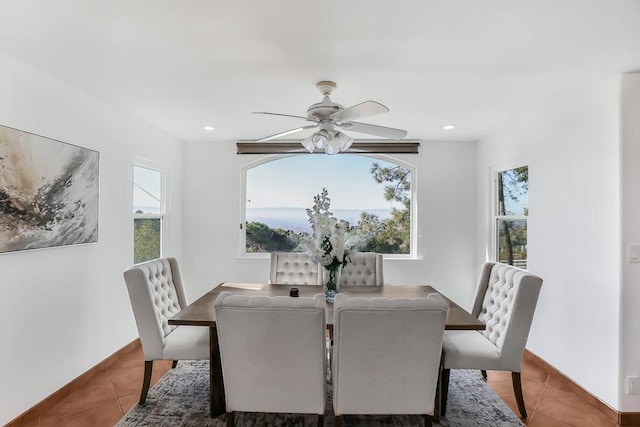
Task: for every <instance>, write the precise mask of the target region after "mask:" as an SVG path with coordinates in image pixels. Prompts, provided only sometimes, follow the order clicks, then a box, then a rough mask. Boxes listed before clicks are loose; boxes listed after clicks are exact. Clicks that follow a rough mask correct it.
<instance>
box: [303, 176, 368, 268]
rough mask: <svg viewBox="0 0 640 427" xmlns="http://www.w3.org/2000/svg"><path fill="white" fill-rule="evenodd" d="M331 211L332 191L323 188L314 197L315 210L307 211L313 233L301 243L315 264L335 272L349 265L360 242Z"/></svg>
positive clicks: (346, 225)
mask: <svg viewBox="0 0 640 427" xmlns="http://www.w3.org/2000/svg"><path fill="white" fill-rule="evenodd" d="M330 208H331V199H330V198H329V192H328V191H327V189H326V188H323V189H322V192H321V193H320V194H318V195H316V196H314V197H313V208H311V209H307V215H308V216H309V222H310V223H311V229H312V230H313V231H312V233H311V234H310V235H308V236H306V237H305V238H303V240H302V242H301V243H302V246H303V247H304V248H305V249H306V250H307V253H308V254H309V255H310V256H311V258H312V259H313V260H314V261H316V262H319V263H320V265H322V266H323V267H324V268H326V269H327V270H331V271H336V270H337V269H338V268H339V267H341V266H342V267H344V266H345V265H347V263H348V262H349V255H350V254H351V252H352V251H353V250H354V249H355V246H356V240H357V239H356V238H355V236H353V235H351V234H350V233H349V230H348V228H349V224H348V223H347V222H346V221H343V220H338V219H336V218H335V217H334V216H333V213H332V212H331V211H330V210H329V209H330Z"/></svg>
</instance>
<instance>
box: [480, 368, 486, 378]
mask: <svg viewBox="0 0 640 427" xmlns="http://www.w3.org/2000/svg"><path fill="white" fill-rule="evenodd" d="M480 372H481V373H482V378H484V379H485V380H486V379H487V371H485V370H484V369H482V370H481V371H480Z"/></svg>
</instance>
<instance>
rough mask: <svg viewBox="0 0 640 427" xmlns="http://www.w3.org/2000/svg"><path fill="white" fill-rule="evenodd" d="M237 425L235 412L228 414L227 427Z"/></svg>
mask: <svg viewBox="0 0 640 427" xmlns="http://www.w3.org/2000/svg"><path fill="white" fill-rule="evenodd" d="M234 423H235V417H234V413H233V411H230V412H227V427H233V426H234Z"/></svg>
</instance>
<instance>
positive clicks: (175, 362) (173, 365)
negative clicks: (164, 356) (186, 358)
mask: <svg viewBox="0 0 640 427" xmlns="http://www.w3.org/2000/svg"><path fill="white" fill-rule="evenodd" d="M176 366H178V361H177V360H174V361H173V363H171V369H175V368H176Z"/></svg>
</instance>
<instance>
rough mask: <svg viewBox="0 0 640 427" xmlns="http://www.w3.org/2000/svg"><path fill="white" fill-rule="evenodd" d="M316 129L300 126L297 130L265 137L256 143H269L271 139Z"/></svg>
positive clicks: (312, 126)
mask: <svg viewBox="0 0 640 427" xmlns="http://www.w3.org/2000/svg"><path fill="white" fill-rule="evenodd" d="M315 127H318V125H308V126H300V127H299V128H295V129H289V130H286V131H284V132H280V133H276V134H275V135H271V136H267V137H265V138H261V139H259V140H257V141H256V142H266V141H271V140H272V139H276V138H280V137H281V136H286V135H291V134H292V133H296V132H300V131H301V130H305V129H311V128H315Z"/></svg>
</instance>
